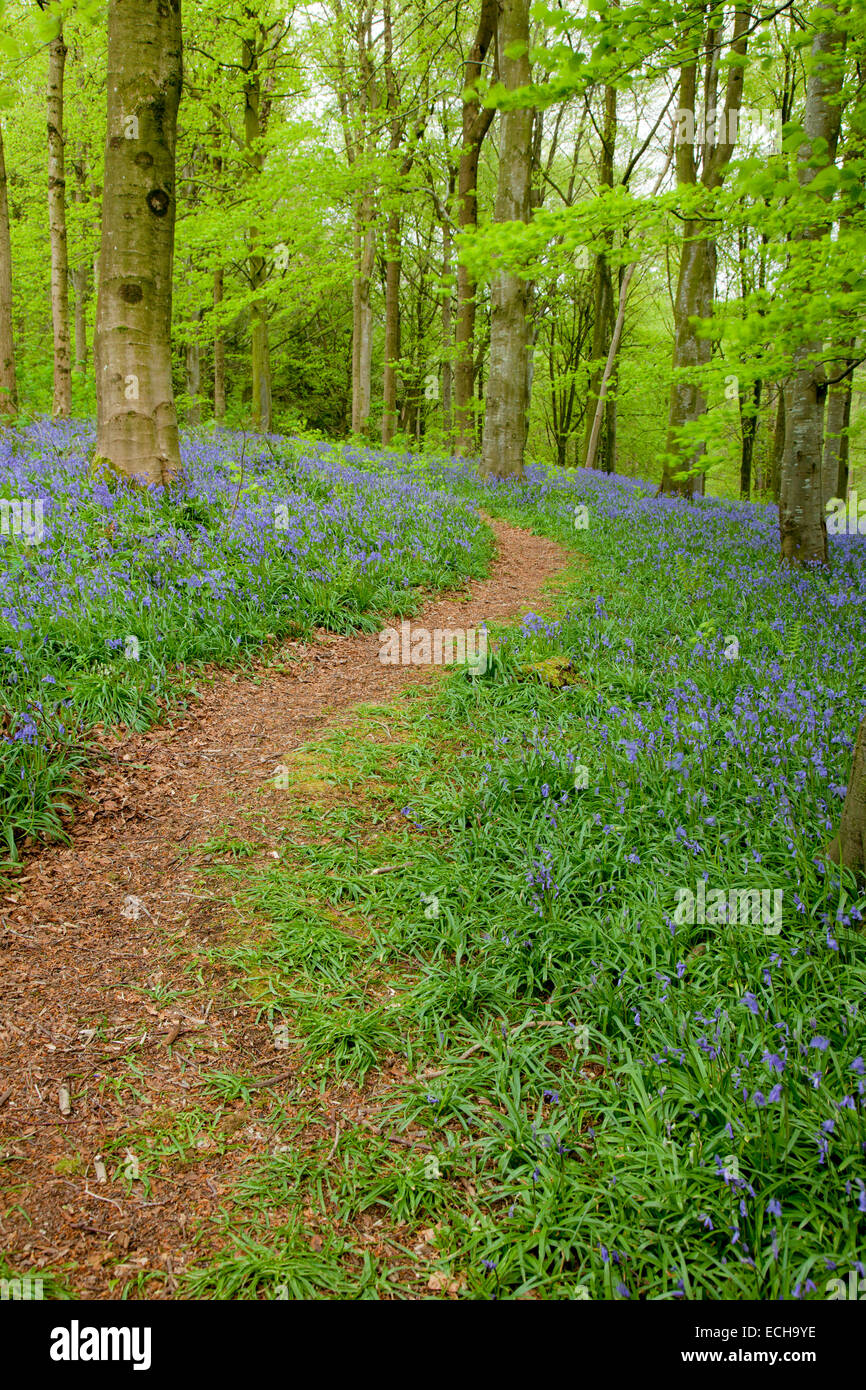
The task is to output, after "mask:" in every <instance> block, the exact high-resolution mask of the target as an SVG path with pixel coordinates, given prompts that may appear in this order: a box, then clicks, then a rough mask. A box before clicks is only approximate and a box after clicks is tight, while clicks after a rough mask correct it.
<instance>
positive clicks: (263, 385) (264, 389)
mask: <svg viewBox="0 0 866 1390" xmlns="http://www.w3.org/2000/svg"><path fill="white" fill-rule="evenodd" d="M245 13H246V16H247V19H248V21H250V22H252V20H253V19H254V17H255V14H256V11H255V10H253V9H251V8H249V7H247V9H246V10H245ZM259 32H260V36H261V35H262V30H261V26H259ZM241 68H242V70H243V72H244V74H245V78H244V146H245V153H246V158H247V162H248V163H249V165H250V167H251V168H252V169H253V170H254V172H255V173H256V174H260V173H261V172H262V169H263V167H264V150H263V148H262V144H261V140H262V136H263V135H264V132H265V124H266V115H265V113H264V111H263V109H262V108H263V101H262V82H261V75H260V72H259V45H258V43H257V40H256V38H254V37H245V38H244V39H243V40H242V42H241ZM258 241H259V231H258V228H257V227H256V226H251V227H250V229H249V246H250V255H249V260H248V262H247V273H248V276H249V282H250V290H251V293H252V303H251V307H250V337H251V357H252V363H251V365H252V409H251V420H250V423H251V425H252V428H253V429H254V430H256V431H257V432H258V431H261V432H263V433H265V434H267V433H268V431H269V430H270V428H271V401H272V397H271V354H270V344H269V335H268V306H267V301H266V299H265V296H264V285H265V282H266V280H267V278H268V263H267V260H266V259H265V257H264V256H263V255H262V252H261V250H260V248H259V245H258Z"/></svg>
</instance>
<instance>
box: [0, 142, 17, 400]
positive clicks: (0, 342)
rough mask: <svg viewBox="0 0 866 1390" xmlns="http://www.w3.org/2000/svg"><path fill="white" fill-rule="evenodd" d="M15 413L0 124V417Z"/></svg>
mask: <svg viewBox="0 0 866 1390" xmlns="http://www.w3.org/2000/svg"><path fill="white" fill-rule="evenodd" d="M17 414H18V388H17V385H16V381H15V337H14V333H13V330H12V239H11V237H10V234H9V197H8V194H7V190H6V152H5V149H4V146H3V127H2V124H0V417H2V418H3V419H7V420H8V419H12V418H14V416H16V415H17Z"/></svg>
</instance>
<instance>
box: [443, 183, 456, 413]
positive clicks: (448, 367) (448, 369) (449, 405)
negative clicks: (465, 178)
mask: <svg viewBox="0 0 866 1390" xmlns="http://www.w3.org/2000/svg"><path fill="white" fill-rule="evenodd" d="M451 191H452V192H453V182H452V189H451ZM449 204H450V199H449ZM451 246H452V241H451V226H450V224H449V222H448V220H447V218H446V220H445V221H443V223H442V279H443V281H444V282H445V293H444V294H443V296H442V353H443V356H442V433H443V434H444V436H445V439H446V440H450V439H451V433H452V430H453V428H454V421H453V383H454V363H453V361H452V357H451V334H452V332H453V327H452V321H453V318H454V312H453V300H452V296H451Z"/></svg>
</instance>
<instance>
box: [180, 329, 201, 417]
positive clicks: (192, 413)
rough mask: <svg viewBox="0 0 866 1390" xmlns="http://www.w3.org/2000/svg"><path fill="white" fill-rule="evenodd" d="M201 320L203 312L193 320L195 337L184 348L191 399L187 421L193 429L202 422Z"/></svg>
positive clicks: (187, 387)
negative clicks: (199, 330)
mask: <svg viewBox="0 0 866 1390" xmlns="http://www.w3.org/2000/svg"><path fill="white" fill-rule="evenodd" d="M200 320H201V314H200V313H199V314H196V316H195V319H194V320H193V322H194V323H195V325H196V327H195V330H194V331H195V337H191V338H190V339H189V341H188V342H187V344H186V347H185V349H184V367H185V370H186V394H187V396H188V397H189V400H190V403H189V405H188V407H187V412H186V422H187V424H188V425H189V426H190V428H192V429H195V428H197V427H198V426H199V425H200V424H201V344H200V342H199V338H198V324H199V322H200Z"/></svg>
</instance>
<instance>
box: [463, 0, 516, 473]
mask: <svg viewBox="0 0 866 1390" xmlns="http://www.w3.org/2000/svg"><path fill="white" fill-rule="evenodd" d="M497 13H498V5H497V0H481V14H480V16H479V20H478V28H477V30H476V32H475V42H474V43H473V45H472V48H471V50H470V52H469V56H468V58H467V60H466V63H465V66H464V70H463V87H464V91H471V90H472V89H473V87H474V85H475V83H476V82H477V81H478V78H479V77H480V76H481V73H482V70H483V67H484V59H485V58H486V56H487V51H488V49H489V47H490V44H491V43H492V42H493V39H494V37H495V34H496V24H497ZM494 114H495V113H494V110H493V108H492V107H488V106H481V105H480V103H479V101H478V99H477V97H474V96H471V97H468V98H467V97H465V96H464V99H463V122H462V142H461V147H460V163H459V167H458V170H457V225H458V227H459V229H460V231H461V232H464V231H466V229H467V228H470V227H476V226H477V225H478V194H477V183H478V161H479V157H480V155H481V145H482V143H483V140H484V137H485V135H486V134H487V132H488V130H489V129H490V125H491V122H492V120H493V116H494ZM527 138H528V137H527ZM475 294H476V285H475V281H474V280H473V279H472V278H471V276H470V274H469V271H468V270H467V268H466V266H465V265H463V264H462V263H461V262H459V261H458V263H457V327H456V331H455V335H454V428H455V431H456V438H455V441H454V449H455V453H457V454H459V455H460V456H461V457H463V458H468V457H471V456H472V455H473V454H474V453H475V452H476V428H475V410H474V405H473V389H474V385H475Z"/></svg>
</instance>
